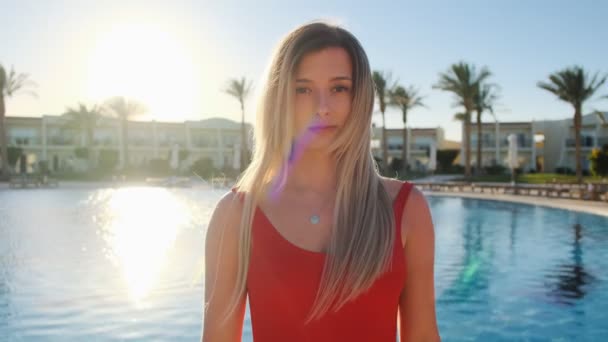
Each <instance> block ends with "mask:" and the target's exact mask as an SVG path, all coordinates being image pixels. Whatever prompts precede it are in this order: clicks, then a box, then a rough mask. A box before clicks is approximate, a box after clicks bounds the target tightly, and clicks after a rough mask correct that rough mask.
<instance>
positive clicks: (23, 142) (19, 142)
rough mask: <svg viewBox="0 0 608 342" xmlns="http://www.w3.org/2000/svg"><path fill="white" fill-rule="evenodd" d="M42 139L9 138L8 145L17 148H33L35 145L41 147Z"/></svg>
mask: <svg viewBox="0 0 608 342" xmlns="http://www.w3.org/2000/svg"><path fill="white" fill-rule="evenodd" d="M40 141H41V140H40V139H39V138H30V137H28V138H23V137H9V138H8V144H9V145H16V146H33V145H40Z"/></svg>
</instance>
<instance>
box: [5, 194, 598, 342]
mask: <svg viewBox="0 0 608 342" xmlns="http://www.w3.org/2000/svg"><path fill="white" fill-rule="evenodd" d="M222 193H223V191H221V190H217V191H211V190H201V189H196V188H193V189H163V188H145V187H129V188H119V189H113V188H105V189H99V188H93V187H90V186H81V187H79V186H62V187H60V188H58V189H27V190H0V340H2V341H41V340H42V341H144V340H145V341H196V340H198V339H199V338H200V334H201V325H202V324H201V322H202V314H203V313H202V302H203V291H204V284H203V273H202V272H203V271H204V270H203V267H202V266H203V262H204V259H203V256H204V232H205V229H206V223H207V221H208V219H209V214H210V211H211V209H212V207H213V205H214V203H215V201H216V200H217V199H218V198H219V196H221V194H222ZM428 200H429V203H430V206H431V211H432V213H433V217H434V222H435V225H436V268H435V276H436V296H437V316H438V322H439V328H440V333H441V335H442V339H443V341H545V340H552V341H603V340H607V339H608V324H606V321H607V320H608V218H605V217H599V216H593V215H587V214H580V213H574V212H568V211H563V210H555V209H548V208H543V207H535V206H528V205H519V204H512V203H504V202H496V201H481V200H472V199H461V198H452V197H435V196H429V197H428ZM243 340H244V341H251V326H250V321H249V316H248V315H247V317H246V322H245V328H244V339H243Z"/></svg>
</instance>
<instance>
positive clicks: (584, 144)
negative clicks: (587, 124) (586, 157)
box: [566, 137, 595, 147]
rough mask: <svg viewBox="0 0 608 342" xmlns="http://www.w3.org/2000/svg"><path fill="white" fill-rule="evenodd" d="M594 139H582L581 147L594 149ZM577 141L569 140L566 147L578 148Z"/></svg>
mask: <svg viewBox="0 0 608 342" xmlns="http://www.w3.org/2000/svg"><path fill="white" fill-rule="evenodd" d="M593 140H594V139H593V137H581V138H580V141H581V147H593V146H595V145H594V141H593ZM575 143H576V139H574V138H568V139H566V147H576V144H575Z"/></svg>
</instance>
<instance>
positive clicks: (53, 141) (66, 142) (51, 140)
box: [47, 136, 75, 146]
mask: <svg viewBox="0 0 608 342" xmlns="http://www.w3.org/2000/svg"><path fill="white" fill-rule="evenodd" d="M47 144H48V145H53V146H70V145H75V140H74V138H71V137H65V136H51V137H48V139H47Z"/></svg>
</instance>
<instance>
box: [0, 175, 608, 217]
mask: <svg viewBox="0 0 608 342" xmlns="http://www.w3.org/2000/svg"><path fill="white" fill-rule="evenodd" d="M117 185H118V186H126V185H131V186H137V185H143V186H145V185H146V184H144V183H141V182H133V183H126V182H125V183H122V184H117V183H112V182H79V181H63V182H61V185H60V188H62V187H63V188H82V187H84V188H95V187H113V186H117ZM8 189H9V186H8V183H7V182H0V190H8ZM422 192H423V193H424V194H425V195H429V196H444V197H462V198H473V199H482V200H489V201H504V202H513V203H522V204H528V205H538V206H543V207H549V208H556V209H563V210H570V211H578V212H583V213H587V214H594V215H599V216H604V217H608V203H606V202H598V201H583V200H575V199H565V198H544V197H538V196H526V195H509V194H484V193H470V192H445V191H428V190H424V191H422Z"/></svg>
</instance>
